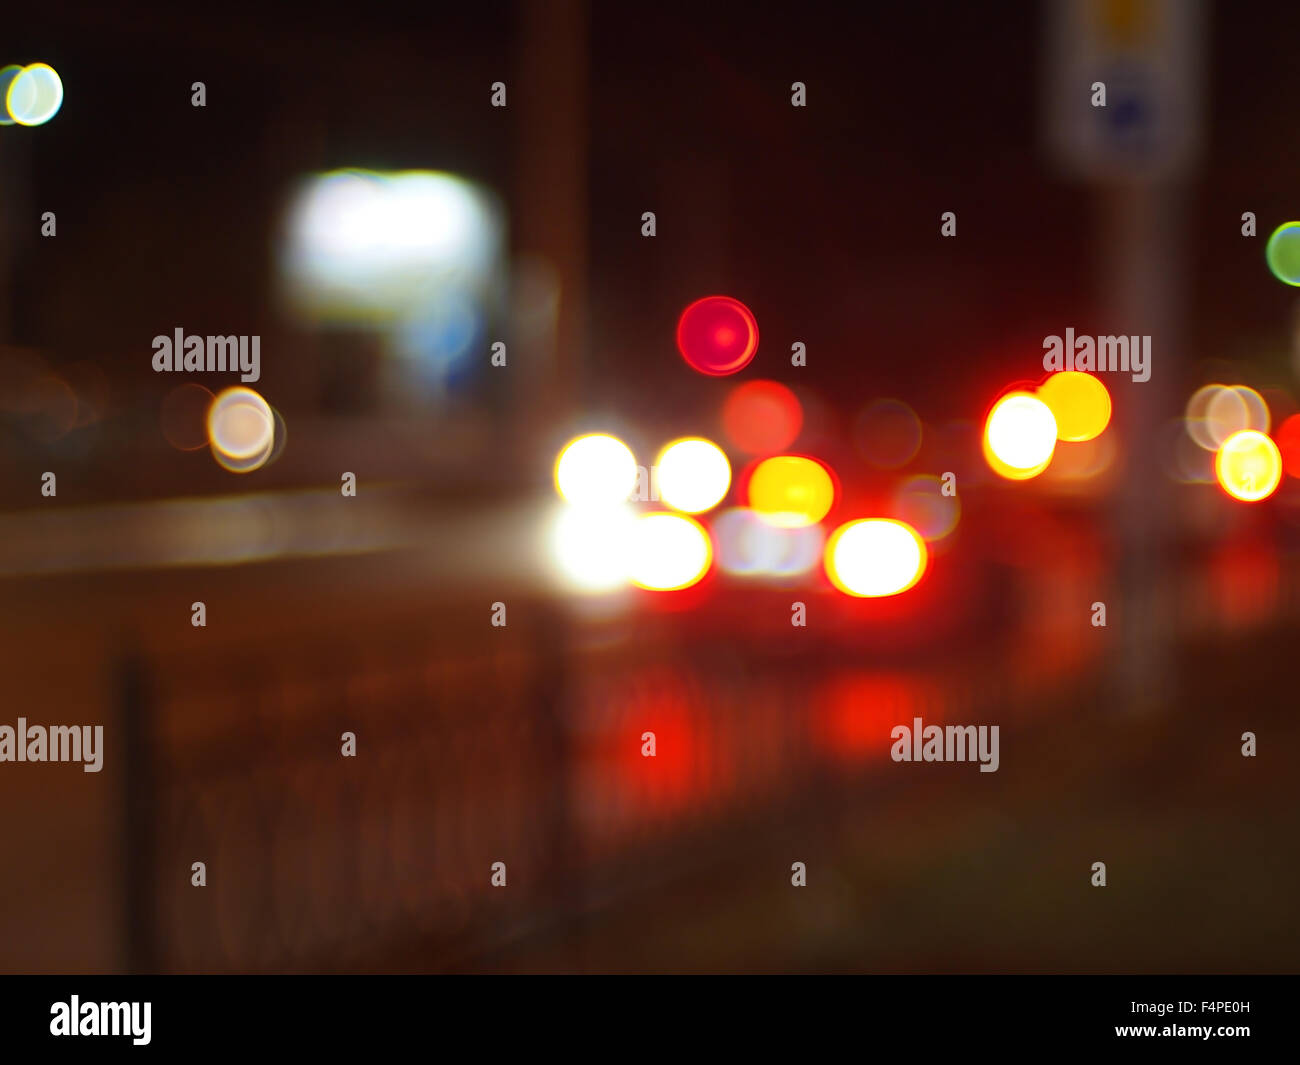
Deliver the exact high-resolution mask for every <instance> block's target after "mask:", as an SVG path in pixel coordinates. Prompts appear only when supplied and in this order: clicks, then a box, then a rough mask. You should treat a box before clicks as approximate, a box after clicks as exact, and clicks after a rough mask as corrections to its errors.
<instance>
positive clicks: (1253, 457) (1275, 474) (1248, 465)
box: [1214, 429, 1282, 503]
mask: <svg viewBox="0 0 1300 1065" xmlns="http://www.w3.org/2000/svg"><path fill="white" fill-rule="evenodd" d="M1214 476H1215V477H1216V478H1218V481H1219V485H1220V486H1221V487H1222V488H1223V490H1224V491H1225V492H1227V493H1228V495H1230V496H1232V498H1233V499H1240V500H1242V501H1243V502H1246V503H1255V502H1258V501H1259V500H1261V499H1267V498H1268V497H1269V496H1271V495H1272V494H1273V493H1274V492H1275V491H1276V490H1277V486H1278V484H1279V483H1280V482H1281V480H1282V454H1281V452H1280V451H1278V447H1277V445H1276V444H1275V443H1273V441H1272V440H1271V439H1269V438H1268V437H1267V436H1265V435H1264V434H1263V433H1261V432H1258V431H1256V430H1254V429H1243V430H1242V431H1241V432H1238V433H1233V434H1232V435H1231V436H1230V437H1228V439H1227V440H1225V441H1224V442H1223V445H1222V446H1221V447H1220V448H1219V450H1218V453H1217V454H1216V455H1215V456H1214Z"/></svg>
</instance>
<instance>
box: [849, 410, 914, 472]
mask: <svg viewBox="0 0 1300 1065" xmlns="http://www.w3.org/2000/svg"><path fill="white" fill-rule="evenodd" d="M853 442H854V444H855V445H856V446H857V448H858V451H859V452H860V453H861V454H862V457H863V458H864V459H866V460H867V461H868V462H869V463H871V464H872V465H873V466H878V467H880V468H881V469H885V470H894V469H898V467H900V466H905V465H906V464H907V463H909V462H911V461H912V459H913V457H914V456H915V455H916V453H917V452H918V451H919V450H920V449H921V419H920V418H918V417H917V416H916V412H915V411H914V410H912V408H911V407H909V406H908V405H907V404H906V403H904V402H903V401H902V400H899V399H878V400H875V401H874V402H873V403H871V404H869V405H868V406H867V408H866V409H865V410H864V411H863V412H862V413H861V414H860V415H858V418H857V421H856V422H855V423H854V426H853Z"/></svg>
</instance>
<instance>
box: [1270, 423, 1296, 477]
mask: <svg viewBox="0 0 1300 1065" xmlns="http://www.w3.org/2000/svg"><path fill="white" fill-rule="evenodd" d="M1274 443H1276V444H1277V449H1278V452H1279V453H1280V454H1281V456H1282V468H1283V469H1284V470H1286V472H1287V474H1288V475H1289V476H1291V477H1300V414H1293V415H1291V417H1289V418H1288V419H1287V420H1286V421H1284V422H1283V423H1282V424H1281V425H1279V426H1278V428H1277V435H1276V436H1275V437H1274Z"/></svg>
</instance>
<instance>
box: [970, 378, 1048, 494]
mask: <svg viewBox="0 0 1300 1065" xmlns="http://www.w3.org/2000/svg"><path fill="white" fill-rule="evenodd" d="M1056 433H1057V429H1056V418H1055V416H1054V415H1053V414H1052V411H1051V409H1050V408H1049V407H1048V406H1047V404H1046V403H1044V402H1043V401H1042V400H1041V399H1039V398H1038V397H1037V396H1033V395H1030V394H1029V393H1028V392H1010V393H1008V394H1007V395H1005V396H1003V397H1002V398H1001V399H1000V400H998V401H997V403H996V404H995V405H994V407H993V410H992V411H990V412H989V417H988V421H987V422H986V423H985V425H984V435H983V441H982V443H983V450H984V458H985V460H986V461H987V462H988V464H989V466H990V467H991V468H992V469H993V471H994V472H995V473H997V474H999V475H1001V476H1003V477H1007V478H1009V479H1011V480H1027V479H1028V478H1030V477H1036V476H1037V475H1038V474H1040V473H1042V472H1043V470H1045V469H1047V465H1048V463H1050V462H1051V461H1052V454H1053V452H1055V450H1056Z"/></svg>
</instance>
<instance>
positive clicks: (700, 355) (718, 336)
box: [677, 296, 758, 377]
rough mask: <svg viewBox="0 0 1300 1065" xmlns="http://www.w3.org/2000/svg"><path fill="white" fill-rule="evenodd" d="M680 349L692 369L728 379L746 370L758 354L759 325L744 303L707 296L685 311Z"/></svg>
mask: <svg viewBox="0 0 1300 1065" xmlns="http://www.w3.org/2000/svg"><path fill="white" fill-rule="evenodd" d="M677 349H678V350H679V351H680V352H681V353H682V358H683V359H685V360H686V362H687V364H688V365H689V366H690V367H691V368H692V369H695V370H699V371H700V373H703V374H709V375H710V376H712V377H725V376H727V375H728V374H733V373H736V372H737V371H738V370H743V369H744V368H745V367H746V366H748V365H749V362H750V360H751V359H753V357H754V353H755V352H756V351H758V322H757V321H755V319H754V315H753V314H752V313H751V312H750V310H749V308H748V307H746V306H745V305H744V304H743V303H741V302H740V300H736V299H732V298H731V297H730V296H705V297H704V298H703V299H699V300H696V301H695V302H694V303H692V304H691V305H690V306H689V307H687V308H686V310H684V311H682V317H681V319H680V320H679V321H678V323H677Z"/></svg>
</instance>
